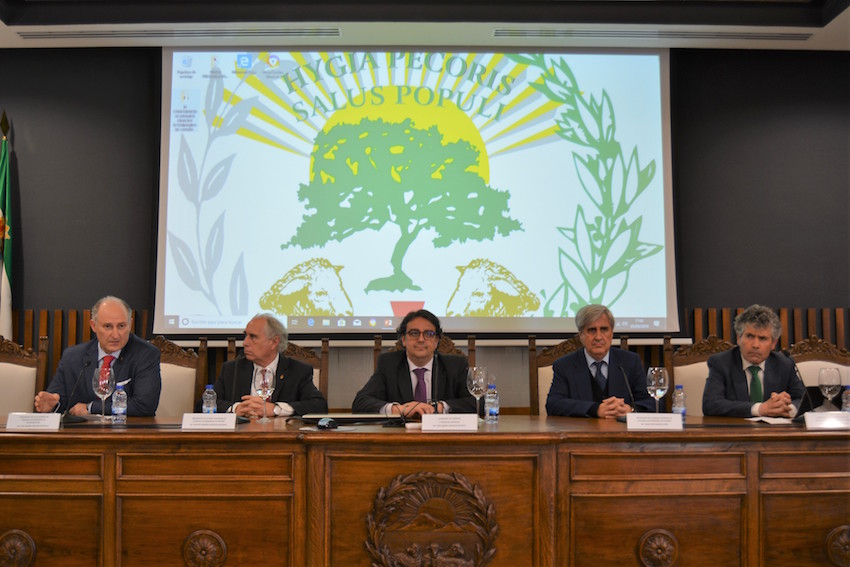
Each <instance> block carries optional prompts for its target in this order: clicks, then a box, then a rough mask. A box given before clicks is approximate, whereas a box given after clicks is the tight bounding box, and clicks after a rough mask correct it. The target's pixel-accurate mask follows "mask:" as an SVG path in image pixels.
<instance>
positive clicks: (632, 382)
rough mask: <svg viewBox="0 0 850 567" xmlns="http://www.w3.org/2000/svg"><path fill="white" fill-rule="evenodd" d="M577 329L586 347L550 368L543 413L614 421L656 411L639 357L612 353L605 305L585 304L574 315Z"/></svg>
mask: <svg viewBox="0 0 850 567" xmlns="http://www.w3.org/2000/svg"><path fill="white" fill-rule="evenodd" d="M576 326H577V327H578V332H579V338H580V339H581V344H582V346H583V347H584V348H582V349H580V350H577V351H575V352H572V353H570V354H568V355H566V356H562V357H561V358H559V359H558V360H556V361H555V364H554V365H553V366H552V370H553V372H554V377H553V379H552V386H551V388H550V389H549V395H548V396H547V397H546V412H547V413H548V414H549V415H566V416H575V417H600V418H616V417H619V416H621V415H626V414H627V413H630V412H632V411H655V402H654V400H653V399H652V398H651V397H650V396H649V393H648V392H647V390H646V372H645V371H644V369H643V364H642V363H641V360H640V357H639V356H638V355H636V354H635V353H633V352H629V351H627V350H621V349H618V348H613V349H612V348H611V341H612V340H613V339H614V316H613V315H612V314H611V311H610V310H609V309H608V308H607V307H605V306H604V305H585V306H584V307H582V308H581V309H579V311H578V313H576Z"/></svg>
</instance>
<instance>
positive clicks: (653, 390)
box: [646, 366, 670, 413]
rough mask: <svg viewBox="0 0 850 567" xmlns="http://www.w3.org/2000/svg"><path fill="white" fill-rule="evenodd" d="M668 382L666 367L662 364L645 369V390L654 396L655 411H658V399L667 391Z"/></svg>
mask: <svg viewBox="0 0 850 567" xmlns="http://www.w3.org/2000/svg"><path fill="white" fill-rule="evenodd" d="M669 384H670V381H669V380H668V379H667V369H666V368H664V367H663V366H650V367H649V370H647V371H646V391H647V392H649V395H650V396H652V397H653V398H655V413H658V400H660V399H661V398H663V397H664V395H665V394H666V393H667V388H668V386H669Z"/></svg>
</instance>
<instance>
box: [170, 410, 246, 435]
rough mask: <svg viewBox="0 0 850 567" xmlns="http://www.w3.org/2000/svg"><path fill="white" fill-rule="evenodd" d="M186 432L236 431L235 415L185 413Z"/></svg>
mask: <svg viewBox="0 0 850 567" xmlns="http://www.w3.org/2000/svg"><path fill="white" fill-rule="evenodd" d="M182 429H183V430H184V431H234V430H235V429H236V414H235V413H184V414H183V427H182Z"/></svg>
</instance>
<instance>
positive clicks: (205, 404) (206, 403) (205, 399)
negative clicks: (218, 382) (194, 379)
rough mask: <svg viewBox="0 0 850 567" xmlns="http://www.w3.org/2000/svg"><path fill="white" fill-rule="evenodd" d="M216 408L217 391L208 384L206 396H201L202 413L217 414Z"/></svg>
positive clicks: (205, 391)
mask: <svg viewBox="0 0 850 567" xmlns="http://www.w3.org/2000/svg"><path fill="white" fill-rule="evenodd" d="M215 406H216V396H215V390H213V385H212V384H207V389H206V390H204V394H203V395H202V396H201V412H203V413H215Z"/></svg>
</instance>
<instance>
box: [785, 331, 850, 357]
mask: <svg viewBox="0 0 850 567" xmlns="http://www.w3.org/2000/svg"><path fill="white" fill-rule="evenodd" d="M789 352H790V354H791V356H793V357H794V359H795V360H797V361H802V360H829V361H832V362H835V363H838V364H850V351H848V350H847V349H846V348H843V347H838V346H836V345H834V344H832V343H830V342H828V341H825V340H823V339H821V338H818V337H816V336H814V335H812V336H811V337H809V338H808V339H806V340H804V341H800V342H799V343H794V345H793V346H792V347H791V350H790V351H789Z"/></svg>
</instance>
